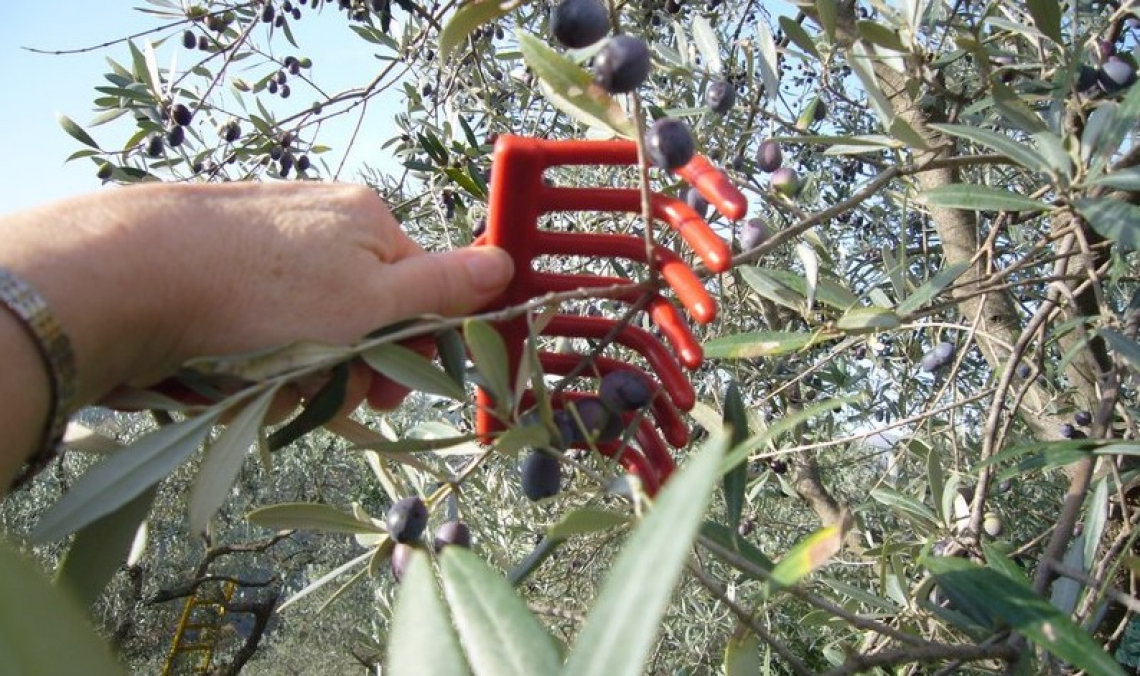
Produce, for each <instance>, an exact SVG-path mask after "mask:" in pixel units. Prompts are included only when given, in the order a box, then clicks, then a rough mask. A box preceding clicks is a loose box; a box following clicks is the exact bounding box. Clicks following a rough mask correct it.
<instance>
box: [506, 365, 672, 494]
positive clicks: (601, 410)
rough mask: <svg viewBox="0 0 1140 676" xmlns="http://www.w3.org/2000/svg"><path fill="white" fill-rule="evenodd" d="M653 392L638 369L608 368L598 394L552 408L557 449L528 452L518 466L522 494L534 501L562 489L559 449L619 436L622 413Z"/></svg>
mask: <svg viewBox="0 0 1140 676" xmlns="http://www.w3.org/2000/svg"><path fill="white" fill-rule="evenodd" d="M655 394H656V393H655V388H654V387H653V385H652V384H650V382H649V380H648V379H646V378H645V376H643V375H641V374H640V373H639V372H637V371H625V370H622V371H611V372H610V373H607V374H606V375H605V376H604V377H603V378H602V382H601V384H600V385H599V387H598V394H597V396H589V397H583V398H581V399H578V400H576V401H573V402H571V403H570V404H568V406H567V407H566V408H562V409H559V410H557V411H555V412H554V424H555V427H557V428H558V438H557V439H556V440H555V446H556V448H553V449H551V448H547V449H532V450H531V451H530V452H529V453H527V456H526V458H525V459H524V460H523V463H522V468H521V472H522V489H523V494H524V495H526V497H527V498H529V499H530V500H533V501H536V502H537V501H538V500H542V499H543V498H549V497H553V496H555V495H558V493H559V492H560V491H561V490H562V463H561V462H560V460H559V457H560V452H561V451H564V450H566V449H568V448H570V447H572V446H580V445H583V444H593V443H599V442H606V441H614V440H615V439H617V438H619V437H620V436H621V434H622V430H624V429H625V423H624V420H623V419H622V413H628V412H632V411H639V410H641V409H643V408H645V407H646V406H648V405H649V403H650V402H651V401H653V397H654V396H655Z"/></svg>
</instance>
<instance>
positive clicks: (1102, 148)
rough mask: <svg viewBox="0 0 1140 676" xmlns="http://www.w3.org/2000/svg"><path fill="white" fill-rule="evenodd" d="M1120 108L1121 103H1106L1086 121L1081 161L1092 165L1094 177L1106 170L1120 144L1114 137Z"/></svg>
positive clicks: (1082, 136)
mask: <svg viewBox="0 0 1140 676" xmlns="http://www.w3.org/2000/svg"><path fill="white" fill-rule="evenodd" d="M1118 108H1120V104H1119V103H1117V102H1115V101H1105V102H1104V103H1102V104H1100V105H1099V106H1097V107H1096V109H1095V110H1093V111H1092V112H1091V113H1089V117H1088V120H1086V121H1085V129H1084V131H1083V132H1082V133H1081V159H1082V160H1084V161H1085V162H1087V163H1090V164H1091V165H1092V171H1091V173H1093V174H1094V175H1095V174H1096V173H1097V171H1098V170H1102V169H1103V168H1104V165H1105V163H1106V162H1108V160H1109V158H1111V157H1112V154H1113V153H1114V152H1115V151H1116V145H1117V144H1119V143H1120V140H1119V139H1114V138H1113V135H1112V131H1113V127H1114V122H1115V119H1116V110H1117V109H1118Z"/></svg>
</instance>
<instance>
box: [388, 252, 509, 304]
mask: <svg viewBox="0 0 1140 676" xmlns="http://www.w3.org/2000/svg"><path fill="white" fill-rule="evenodd" d="M513 274H514V264H513V262H512V261H511V257H510V256H509V255H508V254H507V252H505V251H503V250H502V249H499V248H497V247H488V246H484V247H465V248H462V249H455V250H452V251H444V252H441V253H431V254H424V255H418V256H417V255H412V256H408V257H406V258H403V259H401V260H399V261H396V262H394V263H392V264H391V265H390V266H389V267H388V268H387V269H386V270H385V274H384V277H383V280H382V283H383V286H384V288H382V289H379V290H378V293H379V294H381V296H380V299H379V300H378V302H382V303H385V304H386V305H387V306H388V307H389V308H391V310H392V315H393V316H394V317H398V318H410V317H416V316H419V315H427V314H434V315H444V316H454V315H460V314H466V313H469V312H474V311H476V310H478V309H479V308H481V307H483V306H485V305H486V304H487V303H489V302H490V301H491V300H492V299H494V298H495V296H498V295H499V294H500V293H502V292H503V290H504V289H505V288H506V286H507V283H508V282H510V280H511V277H512V275H513Z"/></svg>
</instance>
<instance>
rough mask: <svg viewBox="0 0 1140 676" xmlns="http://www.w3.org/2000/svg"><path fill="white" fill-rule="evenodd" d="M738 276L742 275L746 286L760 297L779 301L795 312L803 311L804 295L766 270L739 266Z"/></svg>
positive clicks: (774, 301)
mask: <svg viewBox="0 0 1140 676" xmlns="http://www.w3.org/2000/svg"><path fill="white" fill-rule="evenodd" d="M740 276H741V277H743V278H744V281H745V282H746V283H747V284H748V286H750V287H752V290H753V291H755V292H756V293H757V294H759V295H760V296H761V297H763V298H767V299H768V300H770V301H772V302H773V303H779V304H780V305H783V306H784V307H786V308H790V309H792V310H795V311H796V312H802V311H803V309H804V303H805V300H806V299H805V298H804V296H803V295H802V294H799V293H797V292H796V291H794V290H792V289H791V288H789V287H787V286H785V285H784V284H783V283H782V282H781V281H780V280H779V279H777V278H775V277H774V276H773V275H771V274H769V272H768V271H767V270H765V269H763V268H758V267H751V266H750V267H746V268H741V269H740Z"/></svg>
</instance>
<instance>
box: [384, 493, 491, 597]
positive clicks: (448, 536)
mask: <svg viewBox="0 0 1140 676" xmlns="http://www.w3.org/2000/svg"><path fill="white" fill-rule="evenodd" d="M427 522H428V509H427V505H425V504H424V501H423V500H422V499H421V498H420V497H419V496H416V495H413V496H410V497H407V498H402V499H400V500H398V501H397V502H396V504H394V505H392V507H391V508H389V509H388V512H387V514H385V515H384V523H385V525H386V526H387V527H388V537H390V538H392V540H393V541H395V543H396V544H395V546H393V548H392V558H391V565H392V577H394V578H396V580H397V581H399V580H400V579H401V578H402V577H403V576H404V571H405V570H406V568H407V566H408V561H409V560H410V559H411V555H412V551H413V550H414V549H416V547H417V545H418V543H419V542H420V539H421V538H422V536H423V534H424V531H425V530H427ZM448 545H456V546H459V547H466V548H470V547H471V529H470V528H468V527H467V524H465V523H463V522H462V521H458V520H452V521H447V522H445V523H443V524H442V525H440V527H439V528H438V529H436V531H435V539H434V540H433V541H432V547H433V549H434V550H435V553H436V554H438V553H439V552H440V551H442V550H443V548H444V547H446V546H448Z"/></svg>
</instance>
